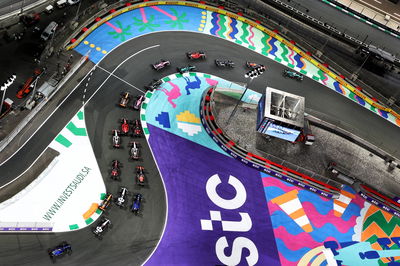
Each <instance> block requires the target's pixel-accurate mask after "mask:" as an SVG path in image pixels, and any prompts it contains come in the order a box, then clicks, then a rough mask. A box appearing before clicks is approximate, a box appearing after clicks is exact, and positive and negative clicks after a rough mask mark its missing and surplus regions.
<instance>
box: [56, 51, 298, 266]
mask: <svg viewBox="0 0 400 266" xmlns="http://www.w3.org/2000/svg"><path fill="white" fill-rule="evenodd" d="M186 56H187V58H188V59H190V60H205V59H206V54H205V52H203V51H196V52H187V53H186ZM214 62H215V65H216V66H217V67H221V68H234V67H235V63H234V62H233V61H231V60H222V59H215V60H214ZM168 66H171V62H170V61H169V60H164V59H161V60H160V61H159V62H156V63H154V64H152V65H151V67H152V68H153V69H154V70H157V71H160V70H162V69H164V68H166V67H168ZM245 66H246V67H247V68H249V69H257V68H259V67H260V66H262V65H261V64H257V63H254V62H248V61H247V62H246V64H245ZM177 70H178V72H179V73H181V74H183V73H186V72H191V71H196V67H195V66H193V65H187V66H183V67H178V68H177ZM282 75H283V77H285V78H291V79H295V80H297V81H302V80H303V75H302V74H300V73H297V72H296V71H292V70H290V69H285V70H284V71H283V73H282ZM162 83H163V82H162V80H157V79H154V80H153V81H152V82H150V83H149V84H148V85H147V86H145V87H144V88H145V89H146V90H150V91H153V90H155V89H157V88H158V87H159V86H160V85H161V84H162ZM120 96H121V97H120V100H119V103H118V106H120V107H122V108H128V107H129V103H130V102H131V100H132V98H133V97H132V95H131V94H130V93H129V92H123V93H121V95H120ZM144 99H145V97H144V95H138V96H137V97H136V98H135V99H134V101H133V104H132V106H131V108H132V109H134V110H139V109H140V107H141V104H142V103H143V101H144ZM120 123H121V125H120V129H114V130H112V147H113V148H115V149H120V148H121V142H122V141H121V140H122V139H121V137H122V136H128V135H131V136H132V137H141V136H142V134H143V132H142V128H141V124H140V121H139V120H138V119H134V120H128V119H126V118H121V119H120ZM128 147H129V159H130V160H133V161H138V160H140V145H139V143H138V142H136V141H130V142H129V143H128ZM121 167H122V163H121V162H120V161H118V160H113V161H112V162H111V171H110V178H111V179H112V180H117V181H121ZM135 169H136V171H135V182H136V185H138V186H140V187H144V186H145V184H146V176H145V169H144V167H143V166H140V165H138V166H136V167H135ZM129 195H131V193H130V192H129V190H128V189H127V188H126V187H124V186H121V187H120V188H119V191H118V193H117V196H116V197H115V199H114V196H113V195H112V194H111V193H108V194H106V195H105V197H104V199H103V201H102V202H101V204H100V205H99V207H98V209H100V210H101V211H103V212H106V211H107V209H108V208H109V207H110V205H111V203H112V202H113V201H114V202H115V205H117V206H118V207H120V208H121V209H125V208H126V207H127V202H128V196H129ZM143 201H144V200H143V195H142V194H140V193H136V194H134V195H133V198H132V203H131V204H130V208H129V209H130V211H132V212H133V213H134V214H136V215H138V214H140V211H141V205H142V204H141V203H142V202H143ZM112 226H113V224H112V223H111V221H110V219H109V218H107V217H102V218H101V219H100V221H99V222H98V223H97V225H96V226H95V227H93V228H92V232H93V234H94V235H95V236H96V237H97V238H98V239H100V240H101V239H102V238H103V234H104V233H105V232H106V231H108V230H109V229H110V228H112ZM48 254H49V256H50V258H51V260H52V261H53V262H55V261H56V258H57V257H62V256H64V255H66V254H68V255H71V254H72V248H71V245H70V244H69V243H67V242H65V241H64V242H62V243H60V244H59V245H58V246H56V247H54V248H52V249H48Z"/></svg>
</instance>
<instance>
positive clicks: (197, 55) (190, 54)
mask: <svg viewBox="0 0 400 266" xmlns="http://www.w3.org/2000/svg"><path fill="white" fill-rule="evenodd" d="M186 56H187V57H188V58H189V59H206V53H204V52H203V51H197V52H187V53H186Z"/></svg>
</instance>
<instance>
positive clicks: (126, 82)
mask: <svg viewBox="0 0 400 266" xmlns="http://www.w3.org/2000/svg"><path fill="white" fill-rule="evenodd" d="M97 67H98V68H100V69H101V70H103V71H104V72H106V73H108V74H109V75H111V76H113V77H115V78H117V79H119V80H120V81H122V82H124V83H125V84H127V85H129V86H131V87H132V88H134V89H135V90H138V91H140V92H143V93H146V92H145V91H143V90H141V89H139V88H138V87H136V86H134V85H132V84H130V83H129V82H128V81H126V80H124V79H122V78H120V77H118V76H116V75H114V74H113V73H111V72H110V71H108V70H107V69H104V68H102V67H101V66H97Z"/></svg>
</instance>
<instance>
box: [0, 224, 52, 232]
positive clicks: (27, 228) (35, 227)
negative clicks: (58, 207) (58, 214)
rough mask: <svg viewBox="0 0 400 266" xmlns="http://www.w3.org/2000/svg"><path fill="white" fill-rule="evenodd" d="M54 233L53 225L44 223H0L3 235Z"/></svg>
mask: <svg viewBox="0 0 400 266" xmlns="http://www.w3.org/2000/svg"><path fill="white" fill-rule="evenodd" d="M51 231H53V224H52V223H44V222H40V223H39V222H38V223H36V222H32V223H28V222H1V223H0V232H1V233H7V232H10V233H15V232H23V233H38V232H51Z"/></svg>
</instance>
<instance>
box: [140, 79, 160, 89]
mask: <svg viewBox="0 0 400 266" xmlns="http://www.w3.org/2000/svg"><path fill="white" fill-rule="evenodd" d="M162 83H163V81H162V80H161V79H153V81H152V82H150V83H149V85H147V86H144V89H145V90H146V91H153V90H155V89H157V88H158V87H159V86H160V85H161V84H162Z"/></svg>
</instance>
